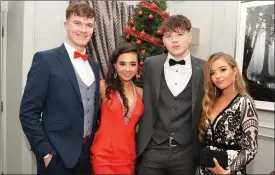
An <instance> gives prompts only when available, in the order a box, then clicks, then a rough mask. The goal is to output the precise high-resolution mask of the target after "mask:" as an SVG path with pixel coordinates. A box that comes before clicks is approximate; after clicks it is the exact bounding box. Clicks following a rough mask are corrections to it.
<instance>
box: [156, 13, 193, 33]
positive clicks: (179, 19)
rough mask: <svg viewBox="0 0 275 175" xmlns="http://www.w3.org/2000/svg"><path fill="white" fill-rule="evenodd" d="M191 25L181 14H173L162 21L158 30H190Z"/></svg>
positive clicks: (164, 31)
mask: <svg viewBox="0 0 275 175" xmlns="http://www.w3.org/2000/svg"><path fill="white" fill-rule="evenodd" d="M191 27H192V25H191V22H190V20H189V19H188V18H186V17H185V16H183V15H173V16H170V17H169V18H167V19H166V20H165V21H163V22H162V24H161V26H160V30H161V31H162V32H163V33H166V32H171V31H174V32H176V31H177V30H178V29H181V30H187V31H189V32H190V30H191Z"/></svg>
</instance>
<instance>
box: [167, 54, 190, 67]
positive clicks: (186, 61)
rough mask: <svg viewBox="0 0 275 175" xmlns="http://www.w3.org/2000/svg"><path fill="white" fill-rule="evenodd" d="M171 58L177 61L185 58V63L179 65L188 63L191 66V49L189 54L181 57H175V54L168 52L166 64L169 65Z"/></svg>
mask: <svg viewBox="0 0 275 175" xmlns="http://www.w3.org/2000/svg"><path fill="white" fill-rule="evenodd" d="M170 59H173V60H176V61H180V60H184V61H185V65H179V66H187V65H188V66H189V65H191V54H190V51H189V53H188V55H186V56H185V57H183V58H181V59H176V58H175V57H173V55H171V54H170V53H168V55H167V58H166V61H165V65H166V66H169V60H170ZM169 67H170V66H169Z"/></svg>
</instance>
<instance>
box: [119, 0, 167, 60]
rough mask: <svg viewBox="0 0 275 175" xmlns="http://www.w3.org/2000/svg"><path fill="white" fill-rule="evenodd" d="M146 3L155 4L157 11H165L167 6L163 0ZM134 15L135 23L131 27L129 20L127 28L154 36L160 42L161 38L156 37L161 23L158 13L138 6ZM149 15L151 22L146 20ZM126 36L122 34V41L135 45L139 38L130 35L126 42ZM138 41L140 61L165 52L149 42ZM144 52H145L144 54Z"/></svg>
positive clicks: (162, 48) (159, 36)
mask: <svg viewBox="0 0 275 175" xmlns="http://www.w3.org/2000/svg"><path fill="white" fill-rule="evenodd" d="M147 2H150V3H155V4H156V5H157V6H158V9H161V10H162V11H166V8H167V4H166V1H165V0H160V1H149V0H148V1H147ZM139 11H142V13H143V15H142V16H139V15H138V12H139ZM134 13H135V14H134V15H133V20H134V21H135V23H134V25H132V24H131V23H130V21H131V20H130V21H128V26H130V27H135V28H136V31H139V32H141V31H144V32H145V33H146V34H148V35H151V36H154V37H156V38H158V39H160V40H162V36H161V35H158V34H157V33H156V31H157V30H158V29H159V27H160V25H161V23H162V18H161V15H159V14H158V13H156V12H154V11H152V10H151V9H147V8H144V7H141V6H140V5H139V4H138V5H137V6H136V8H135V9H134ZM150 14H152V15H153V19H152V20H149V19H148V16H149V15H150ZM127 35H128V34H126V33H123V36H122V39H123V40H124V41H127V42H132V43H135V44H136V41H137V40H138V39H139V38H136V37H134V36H131V35H130V39H129V40H127V39H126V36H127ZM139 40H141V41H142V44H140V45H138V46H139V49H140V51H141V53H140V56H141V60H142V61H143V60H145V59H146V58H147V57H149V56H154V55H159V54H162V53H163V52H164V51H165V48H164V47H160V46H157V45H154V44H152V43H150V42H147V41H145V40H142V39H139ZM142 50H143V52H142ZM144 50H145V54H144Z"/></svg>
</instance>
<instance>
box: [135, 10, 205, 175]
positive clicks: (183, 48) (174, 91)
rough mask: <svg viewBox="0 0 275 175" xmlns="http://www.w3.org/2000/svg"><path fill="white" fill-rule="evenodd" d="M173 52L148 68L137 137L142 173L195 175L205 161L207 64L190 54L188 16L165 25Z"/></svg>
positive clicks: (148, 61) (166, 40)
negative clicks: (201, 129) (201, 132)
mask: <svg viewBox="0 0 275 175" xmlns="http://www.w3.org/2000/svg"><path fill="white" fill-rule="evenodd" d="M161 30H162V31H163V32H164V36H163V42H164V45H165V46H166V48H167V50H168V54H162V55H158V56H153V57H149V58H147V59H146V60H145V65H144V69H143V71H144V72H143V100H144V114H143V116H142V118H141V120H140V123H139V131H138V134H137V156H139V159H138V164H137V173H139V174H186V175H190V174H194V173H195V167H196V164H197V163H198V162H199V141H198V134H197V126H198V123H199V120H200V115H201V100H202V96H203V77H202V76H203V73H202V69H203V64H204V61H203V60H201V59H199V58H195V57H193V56H192V55H191V54H190V50H189V45H190V43H191V40H192V33H191V31H190V30H191V23H190V21H189V20H188V19H187V18H186V17H185V16H183V15H174V16H171V17H169V18H168V19H167V20H166V21H164V22H163V24H162V26H161Z"/></svg>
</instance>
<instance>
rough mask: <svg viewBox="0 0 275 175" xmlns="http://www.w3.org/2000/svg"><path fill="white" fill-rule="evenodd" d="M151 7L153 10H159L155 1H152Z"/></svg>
mask: <svg viewBox="0 0 275 175" xmlns="http://www.w3.org/2000/svg"><path fill="white" fill-rule="evenodd" d="M150 8H151V9H153V10H157V9H158V6H157V5H156V4H155V3H152V5H151V7H150Z"/></svg>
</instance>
